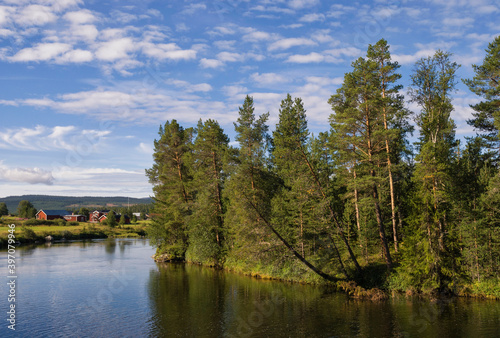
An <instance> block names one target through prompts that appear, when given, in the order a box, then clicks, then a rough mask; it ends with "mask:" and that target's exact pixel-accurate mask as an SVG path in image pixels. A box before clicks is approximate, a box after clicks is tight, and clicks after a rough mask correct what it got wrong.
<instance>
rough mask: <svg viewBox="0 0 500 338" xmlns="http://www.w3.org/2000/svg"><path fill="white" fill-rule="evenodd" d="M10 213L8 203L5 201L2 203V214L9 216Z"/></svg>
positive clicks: (0, 206)
mask: <svg viewBox="0 0 500 338" xmlns="http://www.w3.org/2000/svg"><path fill="white" fill-rule="evenodd" d="M8 214H9V209H7V204H5V202H1V203H0V216H7V215H8Z"/></svg>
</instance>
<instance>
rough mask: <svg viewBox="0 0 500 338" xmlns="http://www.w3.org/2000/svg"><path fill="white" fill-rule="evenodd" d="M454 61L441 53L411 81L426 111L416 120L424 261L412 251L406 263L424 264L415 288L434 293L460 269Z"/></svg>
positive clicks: (417, 215)
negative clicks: (454, 193) (454, 208)
mask: <svg viewBox="0 0 500 338" xmlns="http://www.w3.org/2000/svg"><path fill="white" fill-rule="evenodd" d="M450 56H451V54H449V53H445V52H442V51H437V52H436V53H435V54H434V55H433V56H432V57H430V56H429V57H427V58H422V59H421V60H419V61H418V62H417V63H416V65H415V69H414V72H413V75H412V76H411V80H412V86H411V88H410V91H409V93H410V96H411V99H412V101H413V102H416V103H417V104H418V105H419V106H420V107H421V111H420V113H418V114H417V116H416V123H417V125H418V127H419V131H420V139H419V142H418V143H417V149H418V151H419V153H418V155H417V156H416V161H417V164H416V168H415V176H414V182H415V185H416V188H417V192H418V193H417V194H418V195H417V198H416V199H415V202H414V203H415V210H414V213H413V215H412V216H413V217H412V218H413V222H414V227H415V228H414V233H413V234H412V236H413V239H412V243H413V245H414V246H417V248H416V249H417V250H420V251H421V252H422V257H418V256H416V255H415V253H414V252H413V251H412V253H411V254H409V255H407V256H405V258H407V259H408V260H409V261H407V262H406V264H408V265H407V268H408V269H415V266H417V265H421V264H423V266H422V268H421V271H423V273H421V274H419V275H415V274H414V272H413V274H414V280H413V282H412V284H413V285H419V286H422V287H423V286H425V287H431V288H432V287H435V288H443V287H446V286H447V285H448V284H449V283H451V282H452V280H453V278H455V277H456V272H457V269H458V268H457V266H456V264H455V263H456V261H455V258H456V257H455V255H456V253H454V252H453V249H454V247H453V245H454V244H455V241H454V240H453V230H454V229H453V227H452V224H453V222H451V219H450V218H451V214H450V212H449V210H450V206H451V204H450V203H451V198H450V196H449V194H450V192H451V188H452V180H451V177H450V170H451V163H452V162H453V150H454V148H455V147H456V142H455V124H454V122H453V120H452V119H451V117H450V114H451V112H452V111H453V106H452V104H451V96H450V95H451V93H452V92H453V91H454V89H455V85H456V82H455V72H456V70H457V69H458V67H459V65H457V64H456V63H455V62H452V61H451V60H450ZM449 238H450V239H452V240H449ZM408 245H411V244H410V243H408ZM411 250H413V249H411Z"/></svg>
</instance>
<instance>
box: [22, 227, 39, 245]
mask: <svg viewBox="0 0 500 338" xmlns="http://www.w3.org/2000/svg"><path fill="white" fill-rule="evenodd" d="M21 230H22V232H23V235H24V238H25V239H27V240H30V241H35V240H37V239H38V236H37V235H36V233H35V231H33V229H31V228H28V227H26V226H22V227H21Z"/></svg>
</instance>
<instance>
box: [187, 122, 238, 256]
mask: <svg viewBox="0 0 500 338" xmlns="http://www.w3.org/2000/svg"><path fill="white" fill-rule="evenodd" d="M196 133H197V136H196V139H195V141H194V144H193V186H194V187H195V188H196V197H195V200H194V203H193V213H192V215H191V216H190V217H189V226H188V232H189V248H188V252H187V253H186V255H187V258H188V259H189V260H190V261H194V262H200V263H207V264H215V265H220V264H221V263H222V261H223V258H224V233H225V231H226V230H227V229H226V228H225V226H224V212H225V210H224V209H225V205H224V202H223V196H222V190H223V186H224V182H225V179H226V174H225V173H224V171H223V164H224V157H225V156H226V155H227V154H228V150H229V138H228V137H227V136H226V135H225V134H224V131H223V129H222V128H221V127H220V125H219V124H218V123H217V122H216V121H214V120H211V119H209V120H207V121H205V123H203V122H202V121H201V120H200V121H199V122H198V125H197V127H196Z"/></svg>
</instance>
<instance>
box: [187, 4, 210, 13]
mask: <svg viewBox="0 0 500 338" xmlns="http://www.w3.org/2000/svg"><path fill="white" fill-rule="evenodd" d="M205 9H207V5H205V4H202V3H198V4H189V5H188V6H186V8H185V9H184V10H182V12H181V13H183V14H190V15H191V14H194V13H195V12H197V11H202V10H205Z"/></svg>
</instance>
